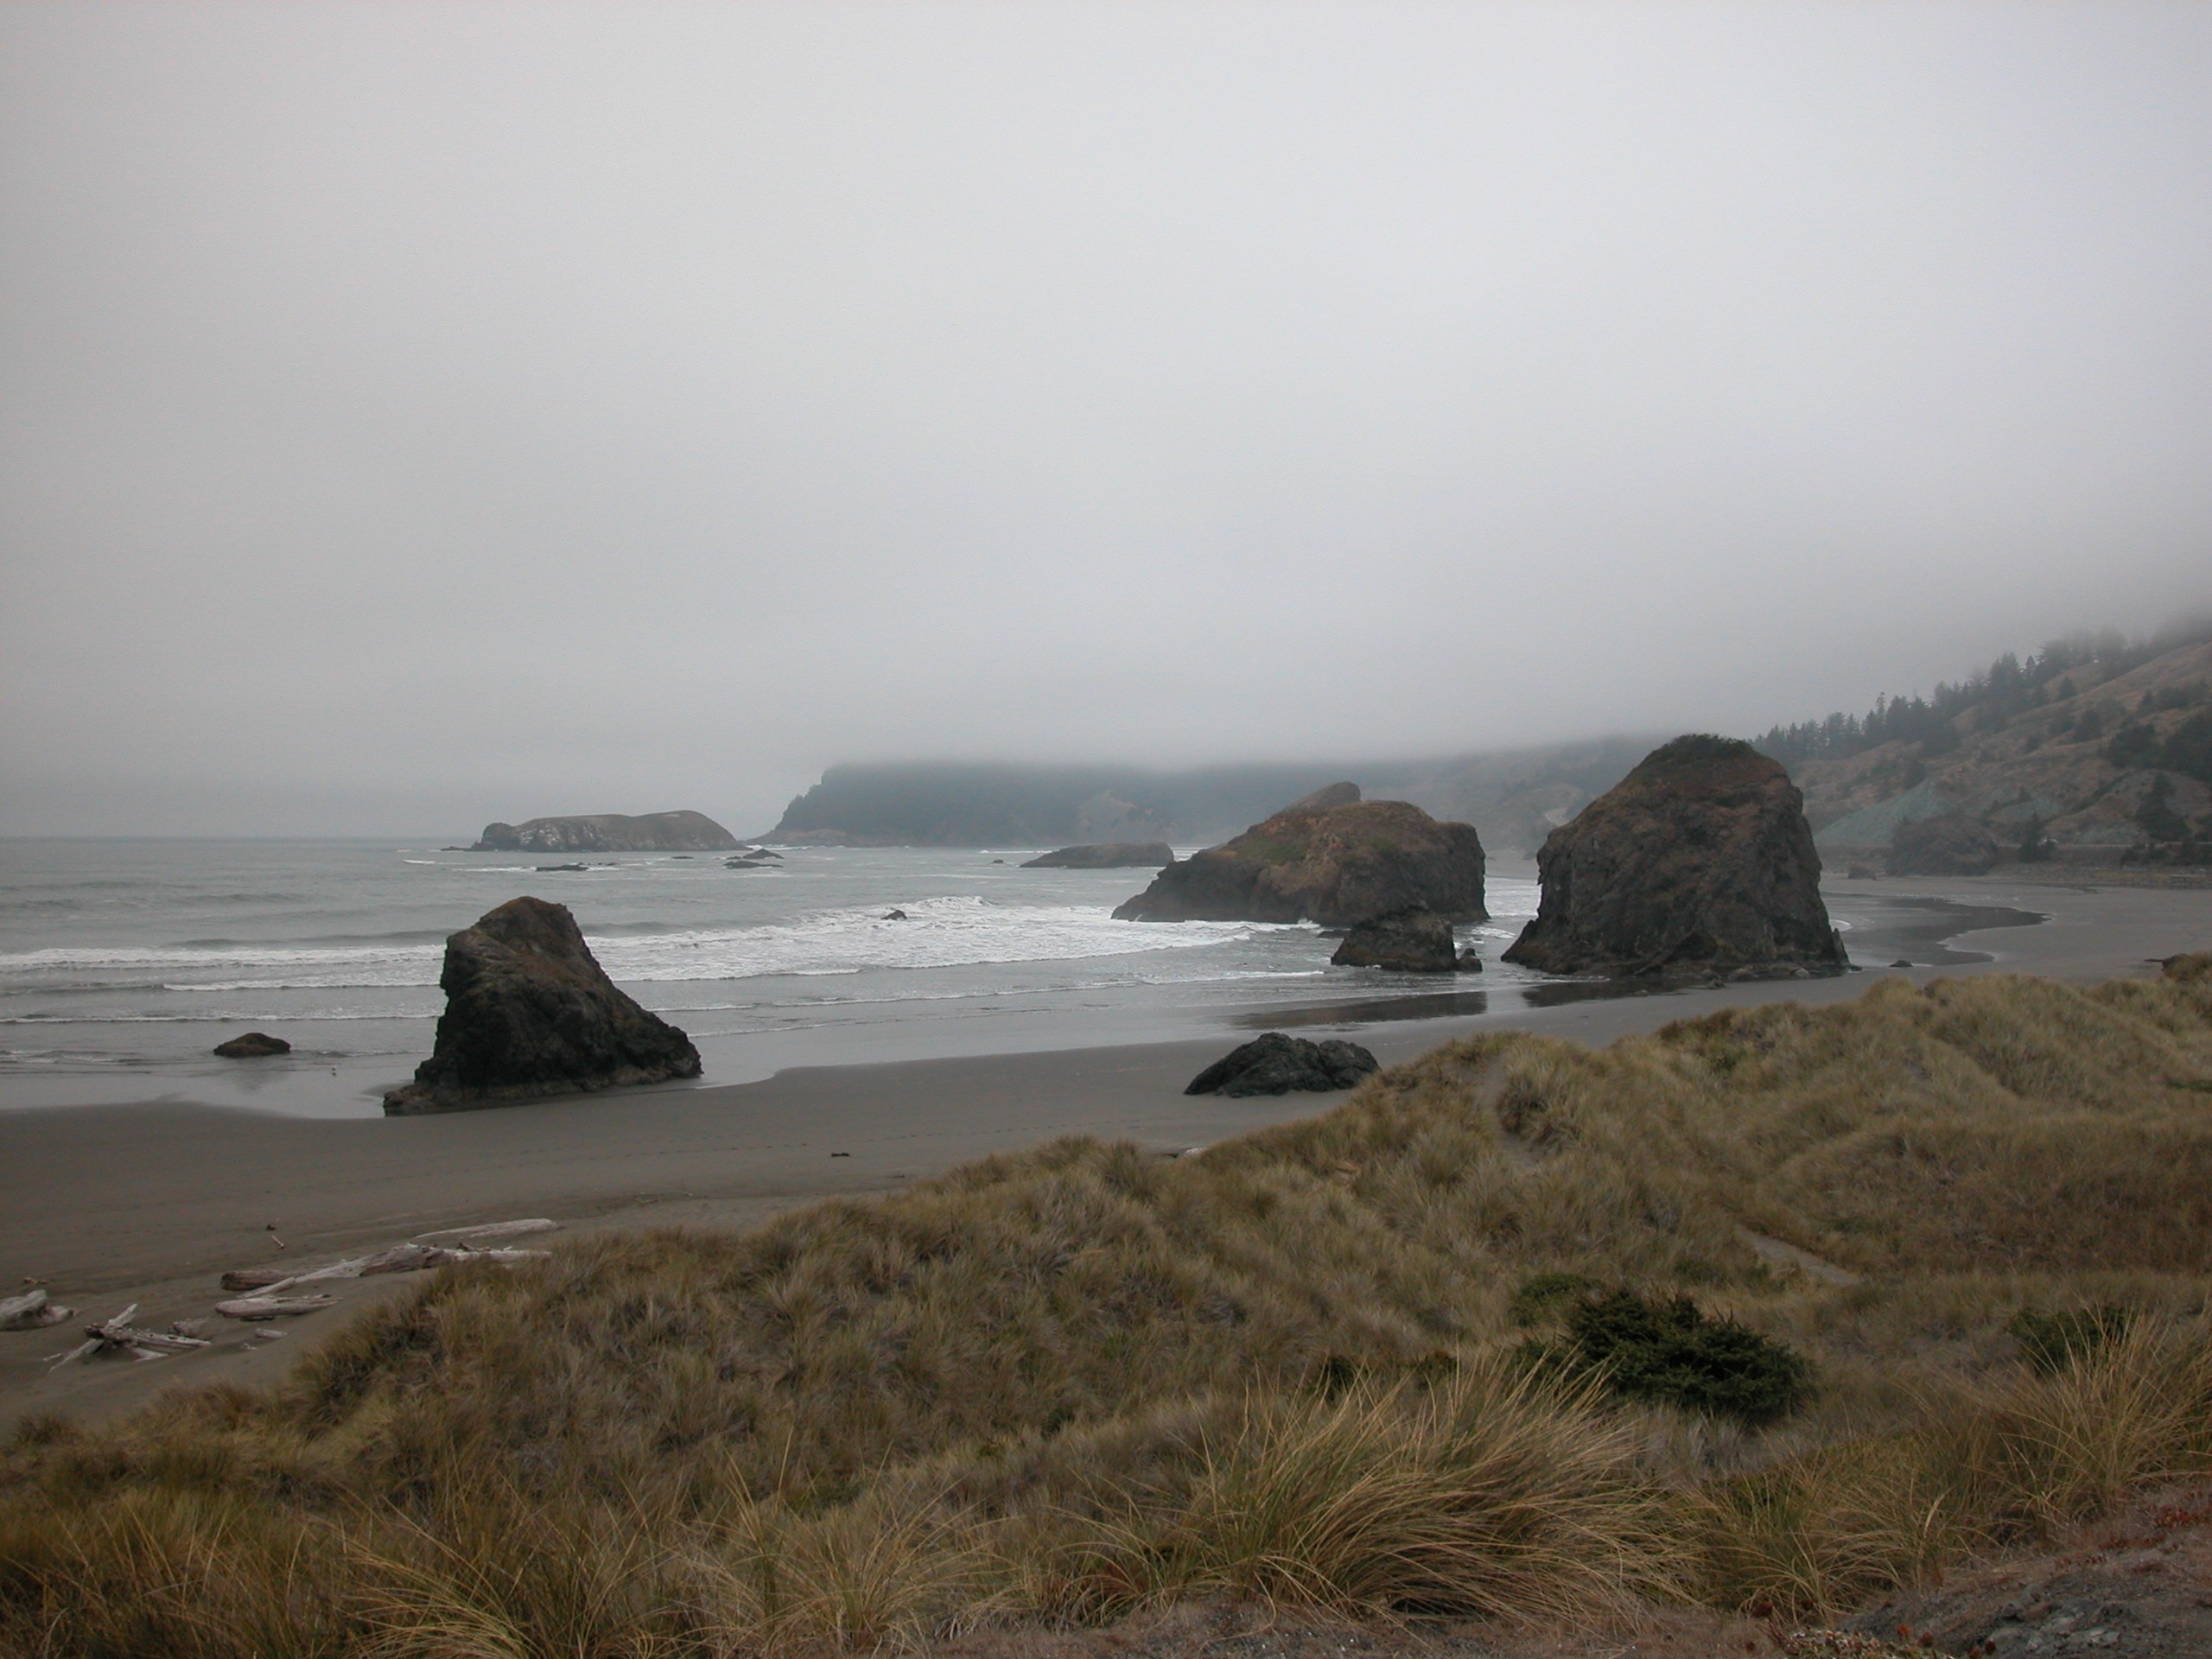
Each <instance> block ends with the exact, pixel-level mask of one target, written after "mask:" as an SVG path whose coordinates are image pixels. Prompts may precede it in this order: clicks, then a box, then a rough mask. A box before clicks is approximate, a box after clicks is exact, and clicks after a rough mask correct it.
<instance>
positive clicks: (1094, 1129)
mask: <svg viewBox="0 0 2212 1659" xmlns="http://www.w3.org/2000/svg"><path fill="white" fill-rule="evenodd" d="M1834 885H1835V886H1836V887H1838V888H1839V889H1842V888H1843V887H1845V885H1846V884H1842V883H1837V884H1834ZM1848 885H1849V886H1850V887H1853V888H1857V887H1859V886H1860V885H1861V884H1855V883H1854V884H1848ZM1879 885H1880V887H1881V889H1882V890H1883V891H1884V892H1885V893H1889V894H1891V895H1895V896H1900V897H1926V898H1940V899H1952V900H1954V901H1957V902H1962V903H1965V904H1968V905H1973V906H1990V907H1993V908H1997V909H2003V908H2012V909H2018V910H2026V911H2032V912H2039V913H2041V914H2043V915H2044V916H2045V918H2046V919H2045V920H2044V921H2043V922H2041V923H2039V924H2037V925H2006V926H2001V927H1996V928H1987V929H1982V930H1979V931H1970V932H1967V933H1965V934H1962V935H1958V936H1955V937H1953V938H1950V939H1949V940H1948V948H1939V947H1938V946H1936V943H1935V941H1933V940H1930V939H1926V938H1922V939H1919V940H1917V941H1914V940H1909V939H1904V934H1903V933H1902V932H1901V933H1900V936H1899V938H1900V939H1901V940H1904V946H1903V948H1902V949H1901V950H1899V954H1914V953H1916V954H1917V955H1918V957H1919V958H1920V959H1922V960H1927V959H1928V958H1929V957H1942V956H1945V955H1952V956H1955V955H1961V954H1966V953H1986V954H1987V955H1988V956H1989V957H1991V958H1992V959H1991V960H1989V961H1987V962H1983V963H1972V962H1968V963H1948V964H1947V965H1945V966H1942V967H1941V968H1933V967H1923V968H1916V969H1886V968H1883V967H1879V966H1877V965H1873V964H1872V963H1870V964H1869V965H1868V967H1867V970H1866V971H1865V972H1860V973H1853V974H1849V975H1846V976H1841V977H1840V978H1836V979H1830V980H1815V981H1803V982H1799V981H1788V982H1775V983H1763V984H1749V985H1740V986H1731V987H1726V988H1719V989H1712V990H1694V991H1681V992H1673V993H1668V994H1664V995H1630V996H1611V997H1605V998H1599V999H1595V1000H1586V1001H1567V1002H1564V1003H1562V1004H1560V1005H1559V1006H1555V1007H1543V1008H1528V1007H1519V1006H1517V1005H1516V1006H1515V1007H1511V1008H1510V1009H1505V1008H1501V1009H1500V1010H1498V1011H1497V1012H1491V1011H1488V1010H1487V1009H1485V1010H1484V1011H1483V1012H1472V1011H1468V1010H1470V1008H1471V999H1470V996H1469V994H1470V992H1471V990H1472V987H1471V986H1470V985H1467V984H1465V983H1463V984H1462V985H1460V986H1459V987H1458V988H1456V991H1455V993H1453V995H1454V996H1455V998H1456V999H1457V1001H1458V1006H1459V1008H1460V1009H1461V1010H1462V1011H1460V1012H1458V1013H1456V1014H1454V1015H1452V1017H1447V1018H1443V1019H1418V1020H1406V1019H1395V1018H1385V1019H1374V1020H1373V1022H1372V1023H1365V1024H1362V1025H1359V1026H1358V1027H1357V1028H1356V1029H1353V1030H1351V1031H1350V1032H1349V1033H1347V1034H1349V1035H1351V1036H1352V1037H1353V1038H1354V1039H1355V1040H1357V1041H1359V1042H1362V1043H1363V1044H1365V1045H1366V1046H1368V1047H1370V1048H1371V1049H1372V1050H1373V1051H1374V1052H1375V1053H1376V1056H1377V1058H1380V1059H1381V1060H1382V1061H1383V1063H1384V1064H1385V1065H1389V1064H1393V1063H1395V1062H1398V1061H1402V1060H1405V1059H1409V1058H1413V1057H1414V1055H1417V1054H1419V1053H1421V1052H1425V1051H1427V1049H1429V1048H1432V1047H1433V1046H1436V1045H1437V1044H1439V1043H1440V1042H1443V1041H1446V1040H1448V1039H1452V1038H1454V1037H1458V1036H1462V1035H1467V1034H1471V1033H1478V1032H1482V1031H1490V1030H1498V1029H1506V1028H1512V1029H1525V1030H1534V1031H1541V1032H1544V1033H1550V1034H1553V1035H1557V1036H1560V1037H1566V1038H1571V1039H1575V1040H1578V1041H1581V1042H1586V1043H1591V1044H1603V1043H1605V1042H1609V1041H1611V1040H1612V1039H1615V1038H1617V1037H1619V1036H1622V1035H1624V1034H1627V1033H1633V1032H1640V1031H1646V1030H1650V1029H1653V1028H1655V1027H1658V1026H1660V1025H1662V1024H1664V1023H1666V1022H1668V1021H1669V1020H1679V1019H1685V1018H1690V1017H1694V1016H1695V1015H1698V1014H1705V1013H1709V1012H1711V1011H1713V1009H1715V1008H1719V1007H1729V1006H1742V1005H1747V1004H1752V1003H1761V1002H1768V1001H1786V1000H1797V1001H1806V1002H1815V1003H1818V1002H1828V1001H1838V1000H1841V999H1844V998H1848V997H1852V996H1855V995H1859V993H1860V992H1862V991H1863V990H1865V989H1866V988H1867V986H1868V985H1870V984H1871V983H1872V982H1873V981H1874V979H1875V978H1876V977H1878V976H1879V975H1880V974H1883V973H1886V972H1902V973H1907V974H1909V975H1910V976H1911V977H1913V978H1914V979H1915V980H1916V981H1925V980H1927V979H1929V978H1933V977H1936V976H1938V975H1939V974H1962V973H1983V972H1990V971H2013V972H2027V973H2037V974H2046V975H2050V976H2054V977H2057V978H2061V979H2065V980H2071V981H2077V982H2083V981H2095V980H2101V979H2106V978H2110V977H2114V976H2123V975H2147V974H2150V973H2154V972H2155V971H2157V970H2156V967H2155V961H2156V959H2158V958H2160V957H2166V956H2171V955H2173V954H2176V953H2177V952H2180V951H2183V950H2202V949H2205V948H2207V947H2208V946H2212V888H2201V887H2200V888H2195V889H2188V890H2178V891H2177V890H2171V889H2145V888H2101V887H2097V886H2096V883H2095V879H2094V876H2093V875H2091V876H2085V878H2084V880H2083V881H2082V884H2081V887H2079V888H2075V887H2062V886H2053V885H2050V884H2047V883H2044V882H2035V883H2028V882H2018V881H2010V880H2005V878H2003V877H2002V876H1993V877H1985V878H1980V879H1976V880H1930V881H1918V882H1912V881H1889V882H1884V883H1881V884H1879ZM2012 919H2017V918H2012ZM1924 931H1926V930H1923V932H1924ZM1877 943H1878V941H1875V940H1872V939H1866V940H1859V941H1855V942H1854V950H1855V951H1858V952H1859V953H1861V954H1862V957H1863V956H1864V955H1871V954H1874V953H1872V952H1866V951H1865V950H1864V946H1865V945H1866V944H1877ZM1508 1000H1510V999H1499V1001H1501V1002H1503V1001H1508ZM1370 1019H1373V1016H1372V1015H1370ZM1308 1034H1316V1033H1313V1032H1312V1031H1311V1030H1310V1028H1309V1033H1308ZM1222 1048H1223V1045H1222V1043H1221V1042H1220V1041H1219V1040H1217V1039H1208V1040H1204V1041H1195V1042H1177V1043H1160V1044H1151V1045H1144V1046H1123V1047H1111V1048H1088V1049H1079V1050H1073V1051H1063V1052H1045V1053H1025V1054H1011V1055H998V1056H988V1057H983V1058H957V1059H936V1060H921V1061H912V1062H904V1063H898V1064H891V1065H855V1066H818V1067H808V1068H804V1069H798V1070H793V1071H784V1072H780V1073H779V1074H778V1075H777V1076H775V1077H771V1078H768V1079H766V1080H765V1081H762V1082H759V1083H749V1084H734V1085H728V1086H721V1087H716V1086H711V1085H710V1086H706V1087H679V1088H669V1089H660V1090H635V1091H627V1092H623V1093H619V1094H604V1095H595V1096H569V1097H564V1098H560V1099H556V1100H550V1101H545V1102H541V1103H533V1104H529V1105H524V1106H516V1107H504V1108H499V1109H492V1110H486V1111H479V1112H467V1113H459V1114H454V1115H450V1116H430V1117H412V1118H392V1119H372V1120H324V1119H310V1118H296V1117H280V1116H274V1115H270V1114H264V1113H256V1112H245V1111H239V1110H236V1109H218V1108H213V1107H207V1106H201V1105H195V1104H192V1103H178V1102H161V1103H145V1104H138V1105H124V1106H102V1107H76V1108H69V1109H37V1110H18V1111H8V1112H0V1171H4V1180H3V1185H4V1203H0V1275H3V1276H4V1282H6V1283H8V1284H9V1285H10V1286H12V1285H13V1284H14V1282H15V1281H16V1280H18V1279H19V1278H29V1279H35V1280H38V1281H43V1282H44V1283H45V1284H46V1285H47V1287H48V1291H49V1294H51V1295H52V1296H53V1298H54V1300H57V1301H60V1302H64V1303H67V1304H68V1305H70V1306H73V1307H74V1308H76V1309H77V1310H78V1312H79V1314H80V1315H83V1316H89V1317H94V1318H103V1317H105V1316H107V1315H109V1314H112V1313H116V1312H118V1310H120V1309H121V1308H122V1307H123V1306H124V1305H125V1304H127V1303H130V1302H137V1303H138V1304H140V1313H139V1315H138V1318H137V1323H139V1324H142V1325H150V1326H154V1327H156V1328H160V1327H162V1326H166V1325H168V1322H169V1321H171V1320H173V1319H183V1318H198V1317H205V1316H207V1314H208V1313H210V1311H211V1309H212V1307H213V1303H214V1302H215V1301H216V1300H218V1299H219V1293H218V1291H217V1287H216V1281H217V1277H218V1275H219V1274H221V1273H222V1272H223V1271H224V1270H226V1269H227V1268H240V1267H249V1266H253V1267H257V1266H267V1265H272V1264H277V1263H283V1264H290V1263H298V1264H301V1265H302V1266H305V1265H309V1264H313V1263H316V1262H322V1261H327V1260H329V1259H332V1258H334V1257H335V1256H338V1255H342V1254H346V1253H349V1252H353V1251H357V1250H359V1249H370V1248H375V1247H378V1246H381V1245H385V1244H390V1243H397V1242H398V1241H399V1240H401V1239H404V1238H406V1237H409V1236H412V1235H415V1234H417V1233H422V1232H426V1231H429V1230H435V1229H442V1228H450V1227H455V1226H461V1225H465V1224H472V1223H477V1222H485V1221H494V1220H499V1219H505V1218H509V1217H524V1216H545V1217H554V1218H556V1219H557V1220H559V1221H560V1222H562V1223H563V1229H564V1230H563V1232H561V1233H557V1234H554V1235H551V1237H552V1238H555V1239H558V1238H563V1237H570V1236H576V1235H577V1234H578V1233H580V1232H582V1231H585V1230H590V1229H594V1228H608V1227H617V1228H629V1227H644V1226H658V1225H714V1226H730V1225H744V1224H750V1223H753V1222H756V1221H758V1220H760V1219H762V1218H763V1217H767V1216H769V1215H772V1214H773V1213H775V1212H776V1211H779V1210H782V1209H785V1208H788V1207H790V1206H791V1205H798V1204H802V1203H805V1202H808V1201H810V1200H813V1199H817V1198H826V1197H836V1196H851V1197H861V1196H864V1195H867V1194H870V1193H876V1192H887V1191H893V1190H896V1189H898V1188H899V1187H901V1186H903V1185H907V1184H909V1183H911V1182H913V1181H916V1180H919V1179H926V1178H928V1177H931V1176H934V1175H937V1174H939V1173H943V1172H944V1171H945V1170H947V1169H949V1168H951V1167H953V1166H957V1165H958V1164H962V1163H964V1162H967V1161H969V1160H973V1159H976V1158H979V1157H982V1156H984V1155H987V1154H990V1153H994V1152H1001V1151H1009V1150H1014V1149H1018V1148H1020V1147H1027V1146H1033V1145H1035V1144H1038V1143H1039V1142H1041V1141H1048V1140H1051V1139H1053V1138H1055V1137H1057V1136H1060V1135H1097V1136H1102V1137H1109V1138H1121V1139H1128V1140H1131V1141H1136V1142H1138V1143H1139V1144H1141V1145H1143V1146H1146V1147H1152V1148H1154V1149H1156V1150H1159V1151H1160V1152H1162V1153H1168V1152H1173V1151H1176V1150H1179V1149H1181V1148H1185V1147H1191V1146H1194V1145H1203V1144H1205V1143H1208V1142H1210V1141H1216V1140H1219V1139H1222V1138H1224V1137H1225V1136H1229V1135H1236V1134H1238V1133H1241V1132H1243V1131H1245V1130H1248V1129H1251V1128H1259V1127H1262V1126H1263V1125H1266V1124H1269V1123H1274V1122H1283V1121H1286V1120H1289V1119H1293V1118H1298V1117H1303V1116H1310V1115H1312V1114H1313V1113H1314V1112H1317V1111H1319V1110H1323V1109H1326V1108H1327V1107H1328V1106H1330V1105H1332V1104H1333V1103H1335V1102H1336V1101H1337V1100H1338V1099H1339V1098H1341V1096H1333V1095H1295V1096H1286V1097H1283V1098H1280V1099H1268V1098H1262V1099H1257V1100H1223V1099H1217V1098H1211V1097H1205V1098H1191V1097H1188V1096H1185V1095H1183V1094H1182V1092H1181V1090H1182V1088H1183V1086H1184V1084H1185V1083H1187V1082H1188V1081H1189V1079H1190V1078H1191V1077H1192V1075H1194V1074H1195V1073H1196V1072H1197V1071H1198V1070H1200V1069H1201V1068H1202V1067H1203V1066H1204V1065H1206V1064H1208V1063H1209V1062H1210V1061H1211V1060H1213V1059H1214V1058H1217V1057H1218V1055H1219V1054H1220V1052H1222ZM272 1224H273V1226H274V1229H275V1230H274V1232H273V1233H272V1232H271V1231H270V1228H271V1225H272ZM277 1239H281V1240H282V1241H283V1248H282V1249H279V1248H278V1246H277V1243H275V1241H276V1240H277ZM524 1242H536V1241H524ZM412 1282H414V1281H413V1280H412V1279H411V1277H410V1276H407V1275H400V1276H396V1277H390V1278H384V1279H371V1280H363V1281H339V1282H338V1283H337V1284H336V1285H335V1286H334V1287H330V1288H332V1289H333V1290H334V1294H336V1295H337V1296H338V1297H339V1299H340V1306H339V1307H337V1308H334V1309H331V1310H328V1311H326V1312H323V1313H317V1314H314V1315H310V1316H308V1318H306V1319H301V1320H297V1321H287V1322H285V1324H284V1326H283V1328H284V1329H285V1331H286V1335H285V1336H284V1337H283V1338H281V1339H275V1340H272V1339H269V1338H262V1337H258V1336H256V1335H255V1334H253V1333H252V1332H251V1331H250V1330H249V1329H247V1328H246V1327H244V1326H239V1325H232V1324H230V1323H229V1322H228V1321H224V1320H214V1321H213V1322H212V1324H213V1327H215V1328H213V1329H212V1330H211V1332H209V1334H211V1335H213V1336H214V1337H215V1338H217V1341H216V1343H215V1344H214V1345H213V1347H211V1348H210V1349H208V1350H206V1351H201V1352H199V1353H195V1354H192V1355H189V1356H186V1357H179V1358H173V1359H166V1360H162V1361H159V1362H154V1363H130V1362H107V1363H100V1364H96V1365H83V1364H79V1365H73V1366H69V1367H67V1368H65V1369H63V1370H60V1371H55V1370H51V1369H50V1357H51V1356H53V1355H54V1354H56V1353H59V1352H60V1351H66V1350H67V1349H68V1348H69V1347H71V1346H73V1345H74V1343H75V1342H76V1340H77V1339H78V1338H77V1335H76V1332H77V1330H78V1327H79V1325H81V1324H82V1323H83V1319H81V1318H80V1319H72V1320H71V1321H69V1322H68V1323H67V1325H61V1326H58V1327H54V1328H53V1329H49V1330H46V1331H39V1332H8V1333H0V1424H4V1423H6V1422H8V1421H14V1420H16V1419H18V1418H20V1417H22V1416H23V1415H25V1414H29V1413H33V1412H36V1411H41V1410H47V1409H54V1408H65V1409H67V1410H70V1411H73V1412H77V1413H80V1414H87V1415H99V1414H107V1413H110V1412H113V1411H117V1410H121V1409H124V1408H128V1407H130V1406H131V1405H133V1404H136V1403H138V1402H141V1401H143V1400H144V1399H146V1398H148V1397H149V1396H150V1395H151V1394H152V1393H154V1392H155V1391H156V1390H157V1389H160V1388H161V1387H162V1386H163V1385H165V1384H167V1383H194V1382H212V1381H215V1380H218V1379H222V1378H228V1379H233V1380H238V1381H242V1382H263V1381H267V1380H270V1379H272V1378H273V1377H274V1376H276V1375H277V1374H278V1373H279V1372H281V1370H283V1367H284V1366H285V1364H286V1363H288V1359H289V1357H290V1356H292V1355H294V1354H296V1351H298V1350H299V1349H301V1348H302V1347H303V1346H305V1345H307V1344H310V1343H312V1342H313V1341H314V1340H315V1338H316V1336H317V1334H318V1333H321V1332H329V1331H331V1330H334V1329H335V1328H336V1327H337V1325H339V1323H340V1321H341V1320H342V1319H343V1318H344V1317H345V1314H344V1308H345V1306H351V1305H358V1304H360V1303H363V1302H365V1301H366V1300H370V1299H373V1298H378V1297H382V1296H388V1295H391V1294H397V1293H398V1292H399V1291H400V1290H402V1289H404V1287H407V1286H408V1285H409V1284H410V1283H412Z"/></svg>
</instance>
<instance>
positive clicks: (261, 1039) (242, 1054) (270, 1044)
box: [215, 1031, 292, 1060]
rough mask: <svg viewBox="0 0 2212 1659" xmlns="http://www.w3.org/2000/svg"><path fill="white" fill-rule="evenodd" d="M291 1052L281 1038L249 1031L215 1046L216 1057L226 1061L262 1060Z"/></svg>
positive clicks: (290, 1047)
mask: <svg viewBox="0 0 2212 1659" xmlns="http://www.w3.org/2000/svg"><path fill="white" fill-rule="evenodd" d="M215 1052H216V1054H217V1056H218V1057H219V1058H222V1059H226V1060H262V1059H267V1058H270V1056H272V1055H277V1054H289V1053H290V1052H292V1046H291V1045H290V1044H289V1043H288V1042H286V1041H285V1040H284V1039H283V1038H282V1037H271V1036H270V1034H269V1033H267V1032H265V1031H249V1032H246V1033H244V1034H243V1035H241V1036H237V1037H233V1038H232V1039H230V1040H229V1041H228V1042H226V1043H218V1044H216V1045H215Z"/></svg>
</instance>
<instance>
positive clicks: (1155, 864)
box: [1021, 841, 1175, 870]
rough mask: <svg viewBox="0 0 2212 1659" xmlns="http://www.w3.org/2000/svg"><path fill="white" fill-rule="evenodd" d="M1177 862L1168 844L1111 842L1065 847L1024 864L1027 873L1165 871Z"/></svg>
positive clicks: (1173, 850) (1159, 842)
mask: <svg viewBox="0 0 2212 1659" xmlns="http://www.w3.org/2000/svg"><path fill="white" fill-rule="evenodd" d="M1174 861H1175V849H1173V847H1170V846H1169V845H1168V844H1167V843H1166V842H1164V841H1109V842H1100V843H1099V844H1097V845H1096V846H1090V847H1063V848H1061V849H1059V850H1058V852H1053V853H1046V854H1045V855H1043V856H1042V857H1039V858H1033V859H1030V860H1028V861H1027V862H1025V863H1024V864H1023V865H1022V867H1021V868H1023V869H1025V870H1139V869H1142V870H1162V869H1166V868H1167V866H1169V865H1170V864H1173V862H1174Z"/></svg>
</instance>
